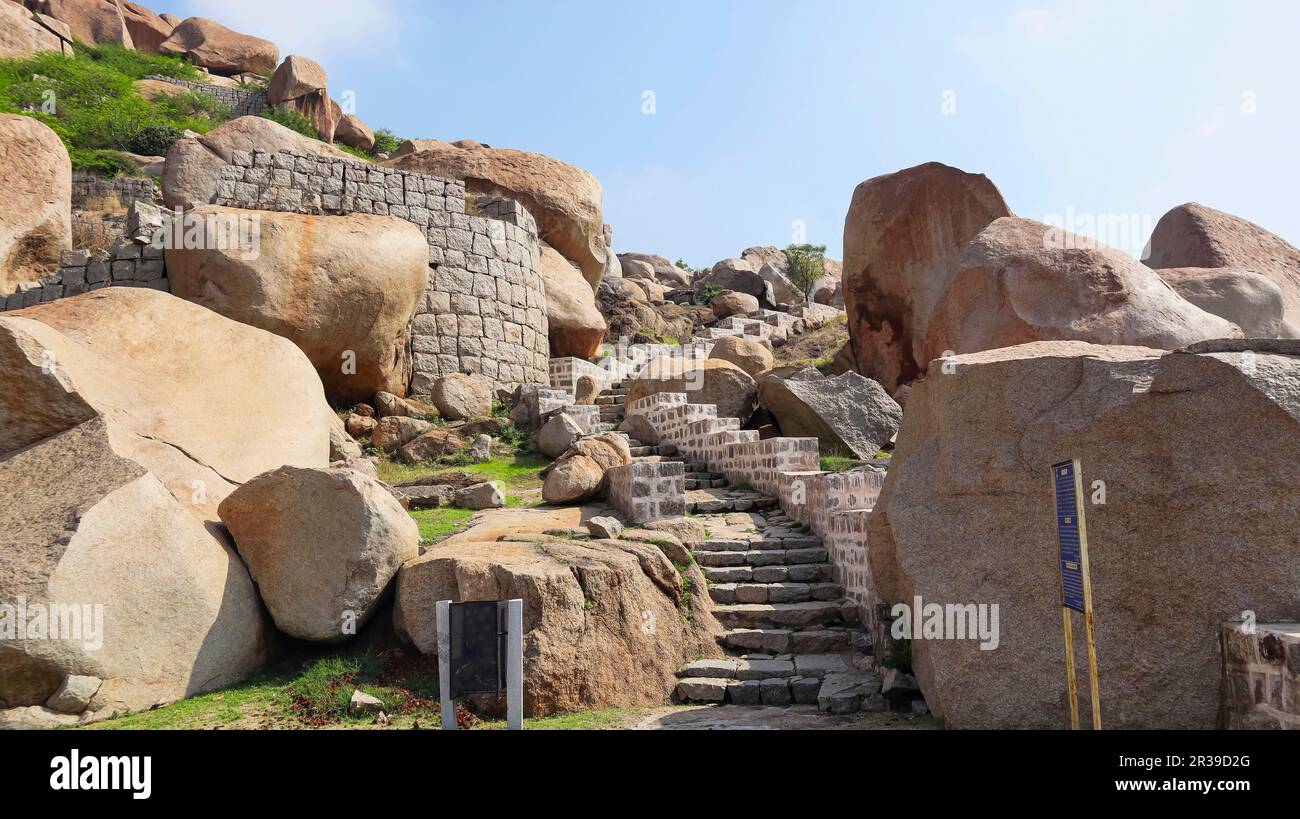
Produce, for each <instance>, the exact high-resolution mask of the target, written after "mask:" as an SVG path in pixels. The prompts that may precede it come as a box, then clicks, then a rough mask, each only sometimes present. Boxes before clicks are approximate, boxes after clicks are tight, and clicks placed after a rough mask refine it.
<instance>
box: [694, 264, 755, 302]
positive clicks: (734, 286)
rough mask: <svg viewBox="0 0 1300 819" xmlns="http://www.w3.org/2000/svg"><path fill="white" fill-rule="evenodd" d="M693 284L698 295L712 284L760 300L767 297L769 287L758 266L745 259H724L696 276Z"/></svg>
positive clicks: (720, 288)
mask: <svg viewBox="0 0 1300 819" xmlns="http://www.w3.org/2000/svg"><path fill="white" fill-rule="evenodd" d="M691 286H692V287H693V288H694V289H695V293H696V294H697V295H698V294H700V293H703V292H704V290H705V288H706V287H710V286H712V287H715V288H717V289H719V290H733V291H735V292H737V293H744V294H746V295H749V296H753V297H754V298H755V299H756V300H759V301H763V300H765V299H766V298H767V294H768V287H769V286H768V284H767V282H766V281H765V280H764V279H763V277H762V276H760V275H758V268H756V267H754V265H753V264H752V263H751V262H748V261H745V260H744V259H723V260H722V261H720V262H718V263H717V264H715V265H713V267H712V268H710V269H709V271H708V272H707V273H705V274H704V275H702V276H698V277H696V279H695V280H694V282H693V284H692V285H691Z"/></svg>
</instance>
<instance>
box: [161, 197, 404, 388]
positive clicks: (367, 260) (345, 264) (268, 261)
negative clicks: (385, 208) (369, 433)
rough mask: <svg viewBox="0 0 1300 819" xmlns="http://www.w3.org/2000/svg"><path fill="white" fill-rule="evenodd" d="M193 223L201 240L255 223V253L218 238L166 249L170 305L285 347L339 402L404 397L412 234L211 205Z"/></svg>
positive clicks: (377, 223) (358, 222) (384, 225)
mask: <svg viewBox="0 0 1300 819" xmlns="http://www.w3.org/2000/svg"><path fill="white" fill-rule="evenodd" d="M191 213H192V215H193V217H194V222H195V223H196V224H197V223H200V222H201V223H202V225H203V226H204V230H205V231H206V230H209V229H215V230H221V225H223V224H225V223H226V222H225V220H233V219H236V218H239V217H241V216H244V217H246V216H248V215H250V214H251V215H253V216H255V217H256V218H257V219H259V221H260V235H259V242H260V245H259V252H258V253H256V254H250V253H247V252H246V251H245V250H244V249H242V248H239V247H231V246H230V244H229V243H228V242H226V243H222V242H218V241H215V237H213V241H203V242H201V243H191V242H189V241H186V242H185V243H184V246H183V247H177V248H168V249H167V274H168V276H169V278H170V279H171V290H172V293H173V294H174V295H176V296H179V297H180V298H183V299H188V300H189V301H192V302H194V303H195V304H201V305H203V306H204V307H206V308H208V309H209V310H212V311H214V312H217V313H220V314H221V315H223V316H226V317H227V318H231V319H234V320H235V321H239V322H242V323H244V324H248V325H252V326H253V327H260V328H261V329H263V330H269V331H270V332H273V333H275V334H277V335H281V336H284V337H285V338H287V339H289V340H291V341H292V342H293V343H295V344H297V345H298V347H299V348H300V349H301V350H302V351H303V352H304V353H306V354H307V357H308V358H310V359H311V362H312V364H313V365H315V367H316V371H317V372H318V373H320V377H321V381H322V382H323V383H324V385H325V392H326V394H327V395H328V396H329V397H330V398H331V399H334V400H336V401H338V402H341V403H347V404H351V403H356V402H359V401H366V400H369V399H370V397H371V396H372V395H374V394H375V392H376V391H381V390H382V391H385V392H390V393H393V394H395V395H399V396H400V395H405V394H406V386H407V384H408V382H409V381H410V377H411V362H410V359H409V353H408V346H409V334H410V323H411V319H412V317H413V316H414V315H415V311H416V308H417V306H418V304H419V301H420V297H421V296H422V295H423V294H424V289H425V287H426V286H427V284H428V277H429V267H428V254H429V249H428V244H427V243H426V241H425V237H424V234H423V233H422V232H421V231H420V229H419V228H417V227H416V226H415V225H413V224H411V223H410V222H407V221H405V220H403V219H398V218H396V217H392V216H374V215H369V214H360V213H358V214H351V215H348V216H308V215H303V214H296V213H272V212H262V211H238V210H233V209H229V208H222V207H218V206H216V205H207V206H204V207H200V208H197V209H195V210H193V211H192V212H191ZM210 216H212V217H215V219H210V218H209V217H210ZM192 244H198V247H196V248H193V249H191V247H190V245H192ZM250 256H251V257H252V258H249V257H250Z"/></svg>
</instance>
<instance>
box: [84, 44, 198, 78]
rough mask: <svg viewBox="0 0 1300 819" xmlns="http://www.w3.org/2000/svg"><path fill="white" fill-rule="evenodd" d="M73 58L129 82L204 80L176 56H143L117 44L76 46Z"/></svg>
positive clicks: (193, 68)
mask: <svg viewBox="0 0 1300 819" xmlns="http://www.w3.org/2000/svg"><path fill="white" fill-rule="evenodd" d="M76 49H77V56H78V57H80V58H82V59H83V60H88V61H90V62H92V63H96V64H97V65H99V66H100V67H103V68H105V69H108V70H110V71H113V72H114V73H117V74H121V75H124V76H126V77H128V78H130V79H132V80H142V79H144V78H145V77H147V76H149V75H150V74H157V75H158V76H160V77H171V78H173V79H177V80H189V81H191V82H201V81H202V80H203V79H204V77H203V74H202V73H200V72H199V70H198V69H197V68H195V67H194V66H192V65H190V64H189V63H187V62H185V61H184V60H182V59H181V58H180V57H167V56H164V55H161V54H145V53H144V52H142V51H135V50H133V49H127V48H123V47H122V46H120V45H99V46H83V45H80V44H79V45H77V47H76Z"/></svg>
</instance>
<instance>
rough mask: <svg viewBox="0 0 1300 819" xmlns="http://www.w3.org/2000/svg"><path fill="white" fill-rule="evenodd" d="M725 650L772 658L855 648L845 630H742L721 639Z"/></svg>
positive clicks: (724, 635) (850, 636)
mask: <svg viewBox="0 0 1300 819" xmlns="http://www.w3.org/2000/svg"><path fill="white" fill-rule="evenodd" d="M718 643H719V644H720V645H721V646H722V647H723V648H725V649H729V650H731V651H739V652H755V651H761V652H765V653H769V654H775V655H780V654H794V653H810V654H814V653H830V652H838V651H849V650H851V649H852V648H853V632H852V631H850V630H848V629H844V628H831V629H788V628H739V629H732V630H730V631H728V632H726V633H725V634H723V635H722V636H721V637H719V638H718Z"/></svg>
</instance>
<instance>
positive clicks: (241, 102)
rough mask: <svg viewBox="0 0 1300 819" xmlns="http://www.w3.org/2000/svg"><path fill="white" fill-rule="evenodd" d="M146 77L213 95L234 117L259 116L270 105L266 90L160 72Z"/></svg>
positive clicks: (208, 95) (209, 95) (205, 94)
mask: <svg viewBox="0 0 1300 819" xmlns="http://www.w3.org/2000/svg"><path fill="white" fill-rule="evenodd" d="M145 79H147V80H158V81H160V82H165V83H171V84H172V85H174V86H176V87H178V88H185V89H188V90H190V91H197V92H198V93H200V94H203V95H204V96H207V97H211V98H212V99H214V100H216V101H217V102H219V103H221V104H222V105H224V106H226V107H227V108H229V109H230V113H231V115H232V116H234V117H246V116H257V115H258V114H260V113H262V110H263V109H265V108H266V107H267V106H268V105H270V101H269V100H268V99H267V96H266V92H265V91H259V90H255V89H249V90H245V89H242V88H227V87H225V86H224V85H209V84H208V83H204V82H190V81H189V80H178V79H175V78H174V77H164V76H161V75H159V74H150V75H149V76H148V77H145Z"/></svg>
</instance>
